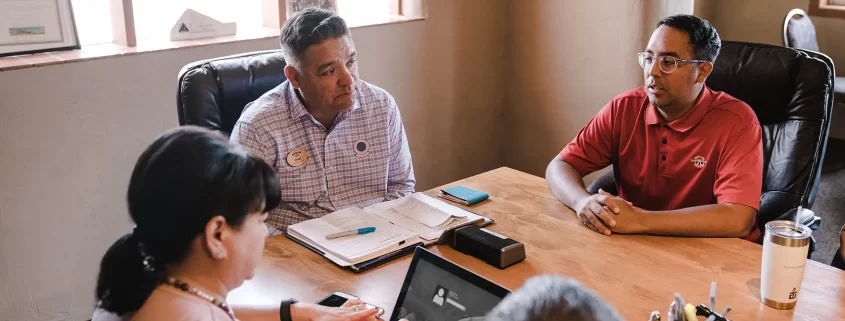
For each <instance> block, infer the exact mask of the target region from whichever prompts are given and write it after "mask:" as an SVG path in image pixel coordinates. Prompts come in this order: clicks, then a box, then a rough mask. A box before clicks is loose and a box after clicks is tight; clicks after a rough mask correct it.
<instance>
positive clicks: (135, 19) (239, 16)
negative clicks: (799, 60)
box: [0, 0, 845, 71]
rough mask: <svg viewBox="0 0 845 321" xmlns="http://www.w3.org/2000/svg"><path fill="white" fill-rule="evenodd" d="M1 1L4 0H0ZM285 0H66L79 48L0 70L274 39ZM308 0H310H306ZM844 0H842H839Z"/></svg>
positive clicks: (360, 4) (401, 0)
mask: <svg viewBox="0 0 845 321" xmlns="http://www.w3.org/2000/svg"><path fill="white" fill-rule="evenodd" d="M0 1H3V0H0ZM286 1H287V0H237V1H236V0H70V3H71V6H72V7H73V14H74V21H75V23H76V30H77V34H78V36H79V43H80V45H82V50H72V51H65V52H49V53H39V54H33V55H22V56H9V57H3V58H0V71H3V70H12V69H22V68H29V67H35V66H44V65H52V64H59V63H67V62H73V61H81V60H88V59H95V58H99V57H108V56H116V55H124V54H133V53H138V52H149V51H157V50H164V49H172V48H180V47H193V46H201V45H204V44H212V43H221V42H229V41H239V40H248V39H260V38H271V37H278V35H279V27H280V26H281V25H282V24H283V23H284V21H285V16H286V14H287V12H286V10H287V5H286V4H287V2H286ZM309 1H310V0H309ZM320 1H333V2H334V3H335V5H336V8H337V11H338V14H340V16H341V17H343V18H344V19H345V20H346V21H347V24H348V25H349V26H350V27H359V26H365V25H375V24H385V23H390V22H401V21H410V20H420V19H422V17H423V16H425V9H424V8H423V1H427V0H320ZM841 1H845V0H841ZM188 8H190V9H193V10H195V11H197V12H199V13H201V14H204V15H206V16H209V17H211V18H213V19H215V20H218V21H220V22H224V23H225V22H235V23H236V24H237V34H236V35H235V36H234V37H232V36H225V37H208V38H201V39H196V40H186V41H170V31H171V29H172V28H173V26H174V25H175V24H176V22H177V21H178V20H179V17H180V16H181V15H182V14H183V13H184V12H185V10H186V9H188Z"/></svg>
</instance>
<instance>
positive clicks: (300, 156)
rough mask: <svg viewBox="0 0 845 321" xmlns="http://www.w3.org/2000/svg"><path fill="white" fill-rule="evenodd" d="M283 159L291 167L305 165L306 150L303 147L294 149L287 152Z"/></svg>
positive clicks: (306, 158) (306, 159) (306, 160)
mask: <svg viewBox="0 0 845 321" xmlns="http://www.w3.org/2000/svg"><path fill="white" fill-rule="evenodd" d="M285 160H286V161H287V163H288V165H290V166H293V167H299V166H302V165H305V163H307V162H308V151H306V150H305V147H300V148H297V149H294V150H292V151H290V152H289V153H288V156H287V157H286V158H285Z"/></svg>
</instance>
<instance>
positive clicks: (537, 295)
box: [485, 275, 622, 321]
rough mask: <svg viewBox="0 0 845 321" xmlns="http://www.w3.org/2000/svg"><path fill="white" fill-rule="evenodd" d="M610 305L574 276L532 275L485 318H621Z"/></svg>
mask: <svg viewBox="0 0 845 321" xmlns="http://www.w3.org/2000/svg"><path fill="white" fill-rule="evenodd" d="M620 320H622V318H621V317H620V316H619V314H618V313H617V312H616V310H615V309H613V307H611V306H610V304H608V303H607V302H605V301H604V300H603V299H601V298H600V297H598V296H597V295H596V294H594V293H593V292H592V291H590V290H589V289H587V288H586V287H584V286H582V285H581V284H580V283H578V282H577V281H575V280H573V279H569V278H566V277H562V276H557V275H541V276H535V277H532V278H530V279H528V281H526V282H525V284H523V286H522V287H521V288H519V290H517V291H516V292H514V293H512V294H511V295H508V296H507V297H506V298H505V299H504V300H502V302H501V303H499V304H498V305H496V307H495V308H493V310H492V311H490V313H488V314H487V316H486V318H485V321H620Z"/></svg>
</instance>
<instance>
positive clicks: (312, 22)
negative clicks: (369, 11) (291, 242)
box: [231, 9, 416, 235]
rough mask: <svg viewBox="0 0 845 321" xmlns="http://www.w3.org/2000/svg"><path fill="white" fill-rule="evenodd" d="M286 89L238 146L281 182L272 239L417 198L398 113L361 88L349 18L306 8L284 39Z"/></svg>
mask: <svg viewBox="0 0 845 321" xmlns="http://www.w3.org/2000/svg"><path fill="white" fill-rule="evenodd" d="M280 38H281V44H282V52H283V54H284V56H285V61H286V62H287V64H288V65H287V66H286V67H285V69H284V72H285V76H286V77H287V79H288V80H287V81H285V82H284V83H282V84H281V85H279V86H278V87H276V88H274V89H273V90H270V91H269V92H267V93H266V94H264V95H263V96H261V97H260V98H258V99H257V100H255V101H254V102H252V103H250V105H248V107H247V109H246V110H245V111H244V113H243V115H241V117H240V119H239V120H238V122H237V124H236V125H235V128H234V130H233V132H232V136H231V140H232V141H233V142H237V143H238V144H240V145H242V146H243V147H245V148H246V149H247V150H249V151H250V152H251V153H253V154H255V155H257V156H258V157H260V158H262V159H264V160H265V161H266V162H267V163H268V164H270V165H271V166H273V168H275V170H276V172H277V173H278V175H279V179H281V186H282V191H281V197H282V202H281V205H279V207H278V208H276V209H275V210H273V211H272V212H270V217H269V219H268V225H269V227H270V235H277V234H280V233H282V232H284V231H285V229H286V228H287V226H288V225H292V224H296V223H299V222H302V221H305V220H308V219H312V218H317V217H321V216H323V215H326V214H328V213H331V212H333V211H336V210H340V209H344V208H347V207H352V206H356V207H365V206H368V205H371V204H375V203H379V202H383V201H388V200H393V199H397V198H399V197H402V196H404V195H408V194H411V193H413V192H414V184H415V182H416V181H415V179H414V169H413V165H412V164H411V153H410V150H409V149H408V141H407V138H406V137H405V129H404V127H403V126H402V118H401V116H400V114H399V108H398V107H397V105H396V102H395V101H394V100H393V97H392V96H390V94H388V93H387V92H386V91H384V90H383V89H381V88H379V87H376V86H374V85H371V84H369V83H366V82H364V81H363V80H360V79H359V77H358V65H357V62H356V59H357V57H356V52H355V45H354V43H353V42H352V37H351V35H350V32H349V29H348V28H347V26H346V23H345V22H344V21H343V19H342V18H340V17H338V16H337V15H335V14H334V13H332V12H331V11H327V10H322V9H307V10H304V11H302V12H300V13H298V14H297V15H295V16H293V17H291V18H290V19H288V20H287V21H286V22H285V24H284V26H283V28H282V34H281V37H280Z"/></svg>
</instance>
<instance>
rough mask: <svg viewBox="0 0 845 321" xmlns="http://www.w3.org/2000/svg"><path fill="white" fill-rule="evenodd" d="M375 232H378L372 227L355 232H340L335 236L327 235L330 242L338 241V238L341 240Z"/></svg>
mask: <svg viewBox="0 0 845 321" xmlns="http://www.w3.org/2000/svg"><path fill="white" fill-rule="evenodd" d="M375 231H376V228H375V227H372V226H370V227H362V228H359V229H355V230H348V231H343V232H338V233H334V234H329V235H326V239H327V240H330V239H336V238H339V237H344V236H350V235H359V234H367V233H372V232H375Z"/></svg>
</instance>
